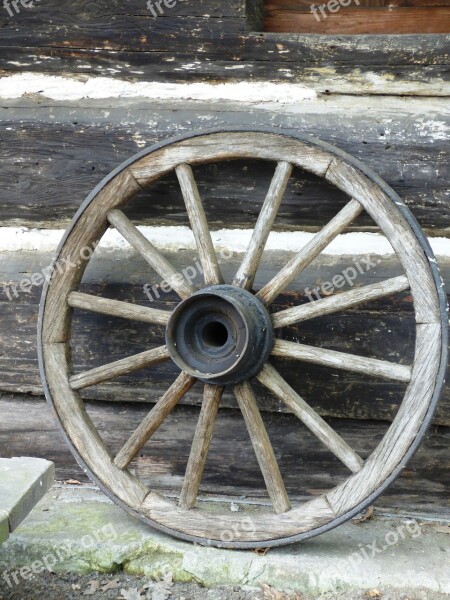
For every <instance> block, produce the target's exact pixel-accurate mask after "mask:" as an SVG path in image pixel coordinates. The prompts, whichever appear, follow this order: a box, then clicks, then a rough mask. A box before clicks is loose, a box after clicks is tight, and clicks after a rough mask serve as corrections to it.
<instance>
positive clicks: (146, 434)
mask: <svg viewBox="0 0 450 600" xmlns="http://www.w3.org/2000/svg"><path fill="white" fill-rule="evenodd" d="M195 382H196V379H195V378H194V377H191V376H190V375H188V374H187V373H184V372H182V373H181V374H180V375H179V376H178V377H177V379H176V380H175V381H174V383H173V384H172V385H171V386H170V388H169V389H168V390H167V392H166V393H165V394H164V395H163V396H162V398H161V399H160V400H159V401H158V402H157V403H156V404H155V406H154V407H153V408H152V410H151V411H150V412H149V413H148V415H147V417H146V418H145V419H144V420H143V421H142V423H141V424H140V425H139V427H138V428H137V429H136V431H135V432H134V433H133V435H132V436H131V437H130V438H129V440H128V441H127V442H126V444H125V445H124V446H123V448H121V450H120V451H119V452H118V454H117V456H116V457H115V459H114V464H115V465H116V466H118V467H119V469H126V467H127V466H128V465H129V464H130V462H131V461H132V460H133V458H134V457H135V456H136V454H137V453H138V452H139V450H140V449H141V448H142V447H143V446H144V445H145V444H146V443H147V442H148V440H149V439H150V438H151V436H152V435H153V434H154V433H155V431H156V430H157V429H158V427H160V425H161V423H162V422H163V421H164V419H166V417H167V415H169V414H170V412H171V411H172V410H173V409H174V407H175V406H176V404H177V403H178V402H179V401H180V400H181V398H182V397H183V396H184V395H185V393H186V392H187V391H188V390H189V389H190V388H191V387H192V386H193V385H194V383H195Z"/></svg>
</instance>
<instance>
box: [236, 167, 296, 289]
mask: <svg viewBox="0 0 450 600" xmlns="http://www.w3.org/2000/svg"><path fill="white" fill-rule="evenodd" d="M291 174H292V165H291V164H290V163H287V162H284V161H281V162H279V163H278V165H277V168H276V170H275V175H274V176H273V178H272V181H271V183H270V188H269V191H268V194H267V196H266V199H265V201H264V204H263V205H262V208H261V212H260V214H259V217H258V220H257V222H256V225H255V229H254V230H253V234H252V237H251V240H250V243H249V245H248V248H247V251H246V253H245V256H244V260H243V261H242V263H241V266H240V267H239V270H238V272H237V273H236V275H235V277H234V280H233V285H236V286H238V287H242V288H244V289H246V290H249V289H251V288H252V286H253V283H254V281H255V276H256V271H257V270H258V267H259V263H260V262H261V257H262V254H263V252H264V248H265V245H266V243H267V238H268V237H269V234H270V231H271V230H272V226H273V224H274V221H275V219H276V216H277V213H278V209H279V208H280V204H281V202H282V200H283V196H284V193H285V191H286V188H287V185H288V183H289V179H290V177H291Z"/></svg>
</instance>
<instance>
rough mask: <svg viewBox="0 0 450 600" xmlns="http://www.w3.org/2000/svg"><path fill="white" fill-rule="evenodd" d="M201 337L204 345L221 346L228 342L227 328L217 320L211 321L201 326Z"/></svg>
mask: <svg viewBox="0 0 450 600" xmlns="http://www.w3.org/2000/svg"><path fill="white" fill-rule="evenodd" d="M202 338H203V343H204V344H205V346H208V347H209V348H222V346H225V344H226V343H227V342H228V329H227V328H226V327H225V325H224V324H223V323H220V322H219V321H211V323H207V324H206V325H205V327H204V328H203V331H202Z"/></svg>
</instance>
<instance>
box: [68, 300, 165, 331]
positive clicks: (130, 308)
mask: <svg viewBox="0 0 450 600" xmlns="http://www.w3.org/2000/svg"><path fill="white" fill-rule="evenodd" d="M67 303H68V304H69V306H70V307H72V308H81V309H82V310H88V311H90V312H95V313H101V314H103V315H111V316H112V317H122V318H123V319H130V320H132V321H140V322H142V323H153V324H155V325H167V323H168V322H169V318H170V314H171V313H170V312H168V311H166V310H157V309H155V308H149V307H148V306H138V305H136V304H131V303H130V302H121V301H119V300H110V299H109V298H100V297H98V296H91V295H90V294H82V293H80V292H72V293H71V294H70V295H69V298H68V300H67Z"/></svg>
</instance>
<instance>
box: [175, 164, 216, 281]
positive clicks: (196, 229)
mask: <svg viewBox="0 0 450 600" xmlns="http://www.w3.org/2000/svg"><path fill="white" fill-rule="evenodd" d="M175 172H176V174H177V177H178V181H179V183H180V187H181V191H182V193H183V197H184V202H185V204H186V209H187V212H188V215H189V221H190V223H191V228H192V231H193V233H194V237H195V242H196V244H197V249H198V253H199V257H200V262H201V264H202V268H203V277H204V281H205V283H206V285H218V284H220V283H223V277H222V273H221V272H220V267H219V263H218V262H217V256H216V251H215V249H214V245H213V242H212V239H211V233H210V231H209V227H208V222H207V220H206V215H205V211H204V210H203V205H202V200H201V198H200V194H199V191H198V188H197V184H196V183H195V179H194V174H193V173H192V169H191V167H190V166H189V165H187V164H182V165H180V166H178V167H177V168H176V169H175Z"/></svg>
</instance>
